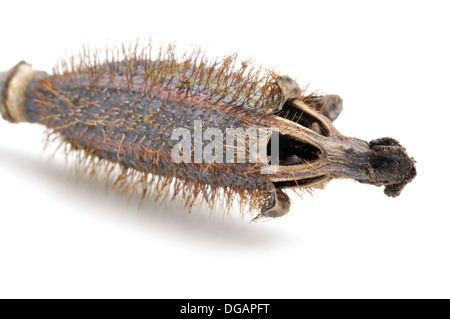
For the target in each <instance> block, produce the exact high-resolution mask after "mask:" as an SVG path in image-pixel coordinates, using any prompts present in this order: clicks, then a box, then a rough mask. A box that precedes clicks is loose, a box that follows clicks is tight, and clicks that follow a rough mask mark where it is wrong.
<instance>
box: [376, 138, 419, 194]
mask: <svg viewBox="0 0 450 319" xmlns="http://www.w3.org/2000/svg"><path fill="white" fill-rule="evenodd" d="M369 147H370V152H369V164H368V165H367V169H368V171H369V175H370V179H371V180H372V181H373V183H374V184H376V185H384V186H386V187H385V189H384V193H385V194H386V195H387V196H390V197H397V196H398V195H400V193H401V191H402V190H403V188H404V187H405V186H406V184H408V183H409V182H411V181H412V180H413V179H414V177H416V175H417V171H416V167H415V160H414V158H412V157H409V156H408V154H407V153H406V150H405V148H404V147H402V146H401V145H400V143H399V142H398V141H397V140H395V139H393V138H390V137H384V138H380V139H376V140H373V141H371V142H370V143H369Z"/></svg>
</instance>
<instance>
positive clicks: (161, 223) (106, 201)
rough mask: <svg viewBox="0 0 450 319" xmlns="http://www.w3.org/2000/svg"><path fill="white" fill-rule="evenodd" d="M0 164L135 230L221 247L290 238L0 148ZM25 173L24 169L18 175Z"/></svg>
mask: <svg viewBox="0 0 450 319" xmlns="http://www.w3.org/2000/svg"><path fill="white" fill-rule="evenodd" d="M0 164H1V165H4V166H5V165H7V167H8V169H9V170H12V171H17V172H19V171H20V174H21V175H22V176H23V175H27V176H30V179H38V180H39V183H40V186H41V187H44V188H46V189H48V191H49V192H52V194H54V196H58V197H59V198H63V199H64V201H65V202H67V205H68V207H71V206H76V207H78V208H80V207H81V208H82V209H80V213H85V214H87V213H88V214H95V216H96V217H98V216H100V218H102V219H105V220H107V219H111V218H113V220H115V221H116V222H117V223H127V224H131V225H133V227H135V228H136V229H138V230H139V231H143V232H144V233H149V232H150V231H155V229H157V230H158V231H164V232H165V233H167V234H169V235H171V236H172V235H173V236H176V237H182V238H183V239H186V240H192V241H194V242H198V243H199V244H205V243H206V244H207V245H216V244H219V245H223V246H227V247H230V246H231V247H240V248H244V247H246V246H247V247H249V248H255V247H261V248H268V247H269V246H279V245H284V244H286V242H289V241H290V240H292V238H290V236H289V234H286V233H285V232H281V230H280V229H279V228H277V227H271V225H270V222H268V223H249V222H248V220H247V219H245V220H243V219H241V218H238V217H233V218H230V217H229V216H227V215H224V213H222V212H214V213H211V212H208V211H202V210H201V209H200V210H197V211H194V212H193V213H188V211H187V210H185V209H183V208H182V207H181V205H180V203H179V202H178V203H177V201H174V202H171V201H165V202H164V203H154V202H153V201H147V200H144V201H143V202H142V203H141V204H140V206H139V203H140V199H139V198H138V197H137V196H133V197H131V198H130V197H126V196H123V195H122V194H121V192H120V191H119V190H114V189H113V190H107V189H106V187H105V185H103V184H102V183H99V182H96V181H94V180H90V179H88V178H87V177H85V176H77V177H75V175H74V173H73V172H70V171H69V169H66V168H65V167H64V165H62V164H61V163H58V162H56V161H48V160H43V159H39V158H38V157H37V156H36V157H34V156H30V155H28V154H24V153H20V152H17V151H16V150H13V149H1V148H0ZM24 172H25V173H24Z"/></svg>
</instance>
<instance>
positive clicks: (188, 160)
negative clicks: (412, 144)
mask: <svg viewBox="0 0 450 319" xmlns="http://www.w3.org/2000/svg"><path fill="white" fill-rule="evenodd" d="M150 52H151V47H150V46H147V47H143V48H138V46H136V47H134V48H131V47H130V48H128V49H127V48H125V47H123V48H122V52H115V53H113V51H107V54H106V57H105V59H104V60H103V61H99V59H98V54H97V53H96V52H95V53H94V54H90V53H89V52H87V51H86V50H85V51H84V53H83V54H81V55H80V56H79V59H78V60H79V62H78V63H76V62H74V61H75V58H71V59H70V60H69V61H62V63H61V65H62V66H61V67H60V68H59V70H56V69H55V71H54V74H53V75H48V74H46V73H45V72H37V71H34V70H33V69H32V68H31V66H30V65H29V64H27V63H25V62H21V63H19V64H18V65H16V66H15V67H14V68H12V69H11V70H10V71H8V72H3V73H1V74H0V93H1V107H0V110H1V114H2V116H3V118H4V119H6V120H8V121H9V122H12V123H18V122H30V123H39V124H42V125H45V126H46V127H47V128H48V129H49V130H50V132H51V134H55V135H57V136H59V137H61V139H62V141H63V142H64V143H65V144H66V145H68V146H69V147H70V149H71V150H74V151H76V152H81V154H83V158H82V161H83V163H84V165H86V171H90V172H91V173H96V174H101V175H102V176H105V177H106V178H108V177H110V176H111V173H112V171H113V170H114V169H119V170H120V172H119V173H118V174H117V176H116V177H115V181H114V186H117V187H120V188H122V189H123V190H124V191H125V192H128V191H130V190H139V191H141V192H142V198H145V197H148V196H149V195H150V194H152V193H153V194H155V197H156V198H157V199H158V198H165V197H167V196H168V194H169V189H172V190H173V194H174V196H180V197H181V198H182V199H183V200H184V202H185V203H186V206H187V207H188V208H191V207H192V205H194V203H196V202H197V201H199V200H200V201H201V200H203V201H204V202H205V203H206V204H209V206H210V207H213V206H214V203H215V202H216V201H217V200H218V199H225V203H226V204H229V203H230V202H231V200H232V199H233V198H235V195H239V198H240V201H241V203H244V204H248V207H249V208H251V209H257V210H259V215H257V217H256V218H260V217H278V216H282V215H284V214H286V213H287V212H288V211H289V208H290V200H289V197H288V196H287V195H286V194H285V193H284V191H283V189H285V188H298V187H299V188H313V187H323V185H324V184H325V183H327V182H328V181H330V180H331V179H333V178H351V179H354V180H357V181H359V182H361V183H368V184H372V185H377V186H381V185H384V186H385V193H386V195H388V196H397V195H399V194H400V192H401V190H402V189H403V187H404V186H405V185H406V184H407V183H409V182H410V181H411V180H412V179H413V178H414V177H415V175H416V170H415V166H414V160H413V159H412V158H410V157H409V156H408V155H407V154H406V151H405V149H404V148H403V147H402V146H401V145H400V144H399V143H398V142H397V141H396V140H394V139H392V138H382V139H377V140H374V141H372V142H370V143H367V142H365V141H363V140H359V139H356V138H349V137H345V136H342V135H341V134H339V132H338V131H337V130H336V129H335V128H334V126H333V124H332V121H334V120H335V119H336V118H337V117H338V115H339V113H340V112H341V110H342V99H341V98H340V97H339V96H337V95H328V96H317V95H314V94H311V95H306V94H304V92H303V91H302V90H301V89H300V87H299V86H298V84H297V83H296V82H295V81H294V80H293V79H291V78H289V77H287V76H279V75H277V74H275V73H274V72H269V71H264V70H262V69H260V68H255V67H253V66H251V64H250V63H248V62H243V63H241V65H240V66H239V67H237V58H236V56H229V57H226V58H224V59H223V60H221V61H218V60H214V61H209V60H208V59H207V58H206V57H205V55H204V54H202V52H200V51H195V52H194V53H192V54H190V55H186V54H185V55H184V56H183V57H182V58H176V57H175V56H176V54H175V52H174V48H173V47H172V46H169V48H168V49H166V50H165V51H161V50H160V51H159V55H158V57H157V58H156V59H151V58H150ZM180 138H181V140H180ZM99 167H100V168H103V170H102V171H101V172H100V170H99ZM99 172H100V173H99Z"/></svg>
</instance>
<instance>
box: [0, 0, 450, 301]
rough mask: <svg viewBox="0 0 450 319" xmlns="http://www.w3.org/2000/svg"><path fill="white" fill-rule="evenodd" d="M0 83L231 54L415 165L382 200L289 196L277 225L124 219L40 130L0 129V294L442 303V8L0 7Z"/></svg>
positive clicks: (168, 209)
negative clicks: (62, 69) (152, 57)
mask: <svg viewBox="0 0 450 319" xmlns="http://www.w3.org/2000/svg"><path fill="white" fill-rule="evenodd" d="M1 10H2V14H1V18H0V30H1V33H0V43H1V44H0V46H1V50H0V70H2V71H3V70H7V69H9V68H10V67H12V66H13V65H15V64H16V63H17V62H18V61H20V60H26V61H27V62H30V63H32V64H33V67H34V68H35V69H41V70H46V71H48V72H50V70H51V67H52V66H53V64H54V63H55V62H56V61H57V60H58V59H59V57H60V56H61V55H63V54H64V52H65V50H67V52H69V53H70V52H75V51H77V50H78V49H79V48H80V47H81V45H82V44H86V43H89V44H90V45H91V46H95V45H99V46H104V45H105V44H107V43H108V44H110V45H114V44H115V43H121V42H122V41H124V42H131V41H134V40H135V39H136V38H137V37H139V38H141V39H146V38H147V37H149V36H150V35H151V36H152V38H153V42H154V43H155V44H159V43H161V41H164V42H169V41H176V42H177V43H178V46H179V47H180V48H181V49H182V50H184V49H188V48H189V46H190V45H193V44H195V45H202V46H204V47H205V48H206V49H207V50H208V51H209V52H210V54H211V56H223V55H225V54H229V53H233V52H239V53H240V56H241V57H243V58H248V57H251V58H253V60H254V61H255V62H256V63H257V64H259V63H262V64H263V65H264V66H268V67H273V68H275V69H276V70H279V71H280V73H283V74H286V73H287V74H289V75H290V76H292V77H294V78H296V79H297V80H298V82H299V83H300V84H301V85H302V86H303V85H307V84H308V83H310V88H311V89H320V90H321V91H323V92H329V93H337V94H340V95H341V96H342V97H343V99H344V107H345V110H344V112H343V114H342V115H341V118H339V119H338V120H337V121H336V122H335V125H336V127H337V128H338V129H339V130H340V132H341V133H343V134H345V135H348V136H356V137H359V138H363V139H366V140H371V139H374V138H379V137H384V136H392V137H394V138H396V139H398V140H399V141H400V142H401V143H402V144H403V146H405V147H406V148H407V150H408V153H409V154H410V155H411V156H414V158H415V159H416V160H417V169H418V177H417V178H416V179H415V180H414V181H413V183H412V184H410V185H408V186H407V187H406V188H405V190H404V192H403V193H402V195H401V196H400V197H398V198H395V199H392V198H388V197H386V196H385V195H384V194H383V191H382V189H381V188H376V187H373V186H367V185H361V184H358V183H356V182H353V181H349V180H340V181H333V182H331V183H330V184H329V185H328V187H327V188H326V189H325V190H323V191H322V190H318V191H316V192H315V193H314V195H313V196H312V197H311V196H310V195H305V196H303V199H300V198H297V197H295V198H294V199H293V201H294V207H293V208H292V209H291V212H290V213H289V214H288V215H287V216H285V217H283V218H280V219H277V220H273V221H270V222H264V223H252V224H251V223H248V220H241V219H240V218H236V217H234V218H231V219H230V218H224V216H223V215H221V214H220V213H215V214H213V215H212V216H211V214H210V213H209V212H204V211H202V209H199V210H198V211H197V212H195V213H193V214H188V213H187V212H186V211H183V210H180V209H179V208H178V207H176V206H173V205H171V204H167V205H165V206H164V205H155V204H152V203H145V204H144V205H143V206H142V207H141V209H139V210H138V209H137V203H136V201H134V200H131V201H130V202H129V201H128V199H127V198H124V197H121V196H120V195H119V194H118V193H117V192H106V191H105V190H104V187H103V185H100V184H97V183H95V182H93V183H91V182H88V181H86V180H84V179H81V180H80V181H78V182H76V181H75V179H74V178H73V176H72V175H71V174H70V173H69V172H68V170H67V169H65V168H64V166H63V165H62V164H61V163H60V161H59V160H58V158H57V159H56V160H55V161H53V162H48V161H47V160H46V158H47V157H48V154H47V153H45V152H44V153H42V150H41V148H42V143H41V142H42V133H43V129H42V128H40V127H39V126H34V125H27V124H21V125H13V124H9V123H7V122H6V121H3V120H2V121H1V122H0V200H1V203H0V297H2V298H4V297H88V298H89V297H138V298H141V297H146V298H219V297H220V298H280V297H283V298H316V297H324V298H337V297H342V298H355V297H356V298H370V297H375V298H381V297H386V298H401V297H406V298H412V297H447V298H448V297H450V288H449V287H450V270H449V269H450V256H449V244H450V215H449V208H448V207H449V204H448V198H449V190H448V189H449V187H448V179H449V177H450V176H449V173H448V155H449V151H448V150H449V148H448V142H449V139H448V138H449V133H448V129H447V123H448V114H449V107H450V105H449V97H448V95H449V94H448V92H449V89H450V81H449V74H450V67H449V60H450V47H449V41H448V39H449V30H450V23H449V19H448V12H449V8H448V6H447V5H446V2H445V1H441V2H439V1H421V2H418V1H377V2H373V3H372V4H369V3H368V2H363V1H311V2H302V1H292V2H288V1H255V2H250V1H229V0H228V1H221V2H214V1H179V2H175V1H157V2H151V1H142V2H137V1H130V0H127V1H105V2H97V1H73V2H68V1H66V2H61V1H58V2H57V1H55V2H48V1H47V2H46V1H30V2H22V1H14V2H13V1H7V2H5V3H3V4H2V6H1Z"/></svg>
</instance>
